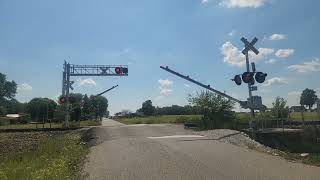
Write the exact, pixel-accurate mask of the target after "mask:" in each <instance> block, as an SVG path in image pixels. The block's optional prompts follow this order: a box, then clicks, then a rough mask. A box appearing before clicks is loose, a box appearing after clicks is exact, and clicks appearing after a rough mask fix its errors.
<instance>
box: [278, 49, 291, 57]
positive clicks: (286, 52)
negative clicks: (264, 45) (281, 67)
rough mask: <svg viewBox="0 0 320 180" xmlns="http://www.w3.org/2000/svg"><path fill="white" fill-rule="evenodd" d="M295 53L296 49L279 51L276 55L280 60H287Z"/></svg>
mask: <svg viewBox="0 0 320 180" xmlns="http://www.w3.org/2000/svg"><path fill="white" fill-rule="evenodd" d="M293 53H294V49H279V50H278V51H277V52H276V53H275V55H276V56H277V57H280V58H287V57H289V56H291V55H292V54H293Z"/></svg>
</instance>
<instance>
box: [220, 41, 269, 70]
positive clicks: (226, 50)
mask: <svg viewBox="0 0 320 180" xmlns="http://www.w3.org/2000/svg"><path fill="white" fill-rule="evenodd" d="M258 50H259V54H258V55H256V54H254V53H253V52H251V51H249V58H250V61H251V62H258V61H260V60H262V59H263V58H265V57H267V56H269V55H271V54H272V53H273V52H274V49H271V48H259V49H258ZM220 51H221V54H222V55H223V62H225V63H227V64H231V65H233V66H238V67H243V66H244V65H245V63H246V61H245V56H244V55H243V54H242V52H241V51H240V50H239V49H238V48H237V47H235V46H234V45H233V44H232V43H231V42H226V43H224V44H223V45H222V47H221V48H220Z"/></svg>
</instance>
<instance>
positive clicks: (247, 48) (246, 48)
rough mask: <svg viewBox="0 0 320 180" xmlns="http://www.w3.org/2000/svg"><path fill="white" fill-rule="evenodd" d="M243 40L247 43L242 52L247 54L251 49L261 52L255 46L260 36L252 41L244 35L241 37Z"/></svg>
mask: <svg viewBox="0 0 320 180" xmlns="http://www.w3.org/2000/svg"><path fill="white" fill-rule="evenodd" d="M241 41H242V42H243V43H244V45H245V48H244V50H242V54H244V55H246V54H247V53H248V51H249V50H251V51H253V52H254V53H255V54H257V55H258V54H259V51H258V50H257V49H256V48H255V47H254V46H253V45H254V44H255V43H256V42H257V41H258V38H256V37H255V38H254V39H253V40H252V41H251V42H250V43H249V41H248V40H247V39H246V38H244V37H242V38H241Z"/></svg>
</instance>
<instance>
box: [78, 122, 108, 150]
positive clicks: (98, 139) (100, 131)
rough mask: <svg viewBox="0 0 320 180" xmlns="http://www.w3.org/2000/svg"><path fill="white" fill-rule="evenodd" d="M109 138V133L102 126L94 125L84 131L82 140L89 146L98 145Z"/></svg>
mask: <svg viewBox="0 0 320 180" xmlns="http://www.w3.org/2000/svg"><path fill="white" fill-rule="evenodd" d="M107 138H108V133H106V130H105V129H104V128H101V127H92V128H89V129H87V130H86V131H85V132H84V133H83V137H82V141H83V142H84V143H86V144H88V145H89V146H96V145H98V144H100V143H102V142H103V141H104V140H106V139H107Z"/></svg>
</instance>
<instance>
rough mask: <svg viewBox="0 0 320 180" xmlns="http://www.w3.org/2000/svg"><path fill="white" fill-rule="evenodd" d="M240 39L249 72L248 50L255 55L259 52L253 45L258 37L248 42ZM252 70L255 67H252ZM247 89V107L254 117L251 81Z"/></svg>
mask: <svg viewBox="0 0 320 180" xmlns="http://www.w3.org/2000/svg"><path fill="white" fill-rule="evenodd" d="M241 41H242V42H243V43H244V45H245V48H244V49H243V50H242V54H244V55H245V56H246V66H247V73H250V61H249V50H251V51H253V52H254V53H255V54H256V55H258V54H259V51H258V50H257V49H256V48H255V47H254V44H255V43H256V42H257V41H258V38H256V37H255V38H254V39H253V40H252V41H251V42H249V41H248V40H247V39H245V38H244V37H242V38H241ZM252 69H253V71H254V69H255V68H252ZM248 91H249V99H248V102H249V104H250V106H249V108H250V111H251V117H252V118H254V108H253V98H252V91H253V87H252V83H251V82H249V83H248Z"/></svg>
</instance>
